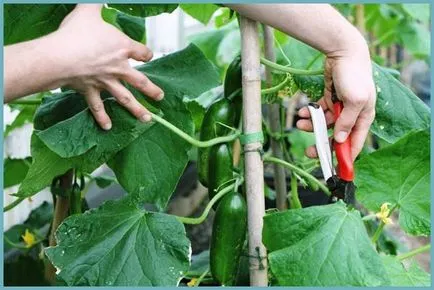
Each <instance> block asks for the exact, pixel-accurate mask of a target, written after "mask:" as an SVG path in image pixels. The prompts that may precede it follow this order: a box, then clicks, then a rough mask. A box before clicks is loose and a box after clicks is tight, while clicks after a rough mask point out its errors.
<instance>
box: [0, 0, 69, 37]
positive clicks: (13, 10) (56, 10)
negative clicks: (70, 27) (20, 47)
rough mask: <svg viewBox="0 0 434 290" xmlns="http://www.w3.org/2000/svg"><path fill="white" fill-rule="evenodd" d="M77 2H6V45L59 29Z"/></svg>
mask: <svg viewBox="0 0 434 290" xmlns="http://www.w3.org/2000/svg"><path fill="white" fill-rule="evenodd" d="M74 7H75V4H5V5H4V22H3V23H4V39H3V40H4V45H9V44H14V43H17V42H22V41H27V40H32V39H35V38H38V37H41V36H43V35H46V34H48V33H50V32H53V31H55V30H57V28H58V27H59V25H60V23H61V22H62V20H63V18H64V17H65V16H66V15H67V14H68V13H69V12H71V11H72V9H74Z"/></svg>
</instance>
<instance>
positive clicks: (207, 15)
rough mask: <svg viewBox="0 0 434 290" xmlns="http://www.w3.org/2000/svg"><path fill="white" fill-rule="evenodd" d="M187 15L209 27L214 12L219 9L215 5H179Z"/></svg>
mask: <svg viewBox="0 0 434 290" xmlns="http://www.w3.org/2000/svg"><path fill="white" fill-rule="evenodd" d="M179 6H180V7H181V9H182V10H184V12H185V13H187V14H188V15H190V16H191V17H193V18H194V19H196V20H197V21H199V22H201V23H202V24H204V25H207V24H208V22H209V21H210V20H211V18H212V16H213V14H214V12H216V11H217V10H218V9H219V7H218V6H217V5H215V4H210V3H207V4H205V3H203V4H180V5H179Z"/></svg>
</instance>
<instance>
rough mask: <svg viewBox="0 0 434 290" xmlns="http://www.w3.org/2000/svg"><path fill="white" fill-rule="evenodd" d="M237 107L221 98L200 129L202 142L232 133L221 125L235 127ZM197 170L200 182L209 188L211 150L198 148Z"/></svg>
mask: <svg viewBox="0 0 434 290" xmlns="http://www.w3.org/2000/svg"><path fill="white" fill-rule="evenodd" d="M235 115H236V113H235V107H234V106H233V105H232V104H231V102H230V101H229V100H228V99H226V98H221V99H219V100H218V101H216V102H215V103H214V104H212V105H211V106H210V107H209V108H208V110H207V111H206V113H205V116H204V117H203V121H202V127H201V128H200V136H199V138H200V140H202V141H206V140H210V139H214V138H216V137H220V136H225V135H227V134H228V133H229V132H230V129H229V128H226V127H225V126H223V125H221V124H219V123H222V124H225V125H227V126H230V127H233V126H234V124H235V117H236V116H235ZM197 151H198V156H197V170H198V175H199V181H200V183H202V184H203V185H204V186H208V156H209V151H210V148H208V147H207V148H198V150H197Z"/></svg>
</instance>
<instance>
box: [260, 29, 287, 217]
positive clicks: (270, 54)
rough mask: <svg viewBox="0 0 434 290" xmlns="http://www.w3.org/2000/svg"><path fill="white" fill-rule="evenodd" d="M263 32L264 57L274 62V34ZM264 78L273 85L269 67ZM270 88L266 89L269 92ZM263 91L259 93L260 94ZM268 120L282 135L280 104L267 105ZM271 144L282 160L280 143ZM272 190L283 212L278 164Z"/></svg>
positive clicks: (281, 173) (283, 194) (281, 171)
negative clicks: (274, 191) (274, 190)
mask: <svg viewBox="0 0 434 290" xmlns="http://www.w3.org/2000/svg"><path fill="white" fill-rule="evenodd" d="M263 30H264V46H265V47H264V48H265V53H264V54H265V57H266V58H267V59H269V60H270V61H275V60H276V56H275V54H274V46H273V43H274V33H273V29H272V28H271V27H269V26H267V25H263ZM265 78H266V81H267V85H271V84H272V83H273V74H272V72H271V69H270V68H269V67H266V68H265ZM288 80H289V74H288V75H287V76H286V78H285V80H284V81H283V82H282V83H280V84H278V85H277V86H275V88H276V87H278V89H277V91H278V90H280V89H281V87H283V86H284V85H285V84H286V82H287V81H288ZM282 84H283V85H282ZM271 89H272V88H270V89H268V90H271ZM264 91H265V90H262V91H261V94H262V93H263V92H264ZM268 120H269V122H270V127H271V130H272V131H273V132H279V133H282V128H281V126H280V104H279V103H275V104H269V105H268ZM270 142H271V150H272V152H273V156H275V157H276V158H279V159H282V158H283V152H282V148H281V147H280V142H279V141H278V140H275V139H274V138H272V139H271V140H270ZM273 169H274V188H275V189H276V207H277V209H278V210H282V211H283V210H285V209H287V208H288V205H287V193H286V190H287V188H286V172H285V168H284V167H283V166H281V165H279V164H274V168H273Z"/></svg>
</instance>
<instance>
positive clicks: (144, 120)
mask: <svg viewBox="0 0 434 290" xmlns="http://www.w3.org/2000/svg"><path fill="white" fill-rule="evenodd" d="M151 120H152V116H151V115H150V114H148V113H146V114H144V115H143V116H142V117H140V121H142V122H149V121H151Z"/></svg>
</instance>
